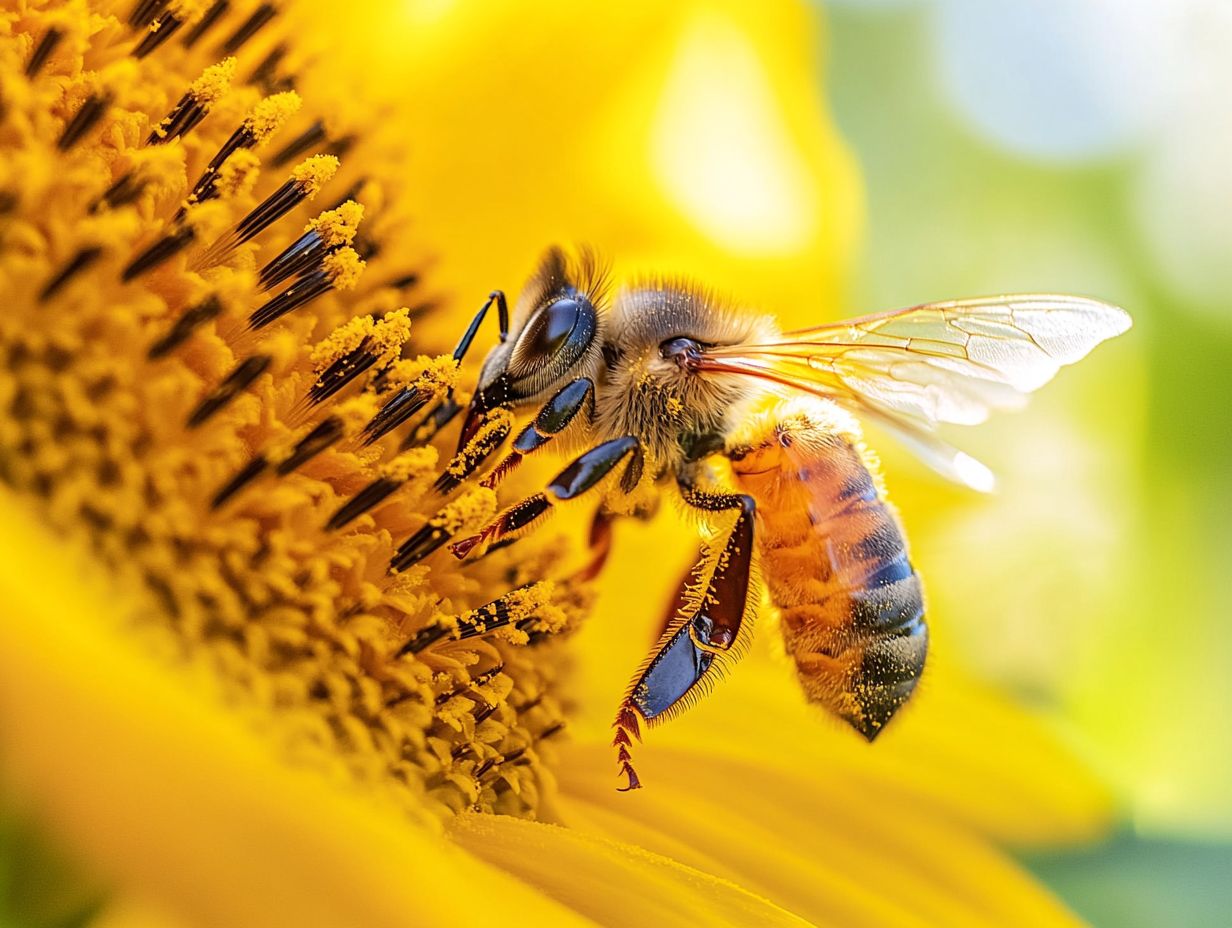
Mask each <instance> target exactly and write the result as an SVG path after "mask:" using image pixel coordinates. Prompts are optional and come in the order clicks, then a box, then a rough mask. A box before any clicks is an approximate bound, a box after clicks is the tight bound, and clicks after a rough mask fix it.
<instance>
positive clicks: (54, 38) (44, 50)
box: [26, 26, 64, 78]
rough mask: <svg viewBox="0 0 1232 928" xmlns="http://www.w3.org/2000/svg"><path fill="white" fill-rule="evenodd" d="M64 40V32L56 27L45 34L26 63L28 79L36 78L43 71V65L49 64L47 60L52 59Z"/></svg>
mask: <svg viewBox="0 0 1232 928" xmlns="http://www.w3.org/2000/svg"><path fill="white" fill-rule="evenodd" d="M62 38H64V32H63V31H62V30H60V29H57V28H56V27H55V26H52V27H51V28H50V29H48V30H47V31H46V32H44V33H43V37H42V38H41V39H39V44H38V45H36V46H35V47H34V53H33V54H32V55H31V56H30V60H29V61H28V62H27V63H26V77H31V78H32V77H35V76H36V75H37V74H38V73H39V71H41V70H43V65H45V64H46V63H47V59H48V58H50V57H51V53H52V52H53V51H55V50H56V46H57V45H59V44H60V40H61V39H62Z"/></svg>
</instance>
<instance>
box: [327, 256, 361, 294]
mask: <svg viewBox="0 0 1232 928" xmlns="http://www.w3.org/2000/svg"><path fill="white" fill-rule="evenodd" d="M321 266H322V267H323V268H324V269H325V275H326V276H327V277H328V278H329V279H330V282H331V283H333V285H334V288H335V289H337V290H351V289H353V288H354V287H355V285H356V284H358V283H359V275H360V274H362V273H363V270H364V260H363V259H362V258H361V257H360V256H359V254H358V253H357V252H356V251H355V249H354V248H341V249H339V250H338V251H336V252H334V253H333V254H331V255H326V256H325V260H324V261H322V262H321Z"/></svg>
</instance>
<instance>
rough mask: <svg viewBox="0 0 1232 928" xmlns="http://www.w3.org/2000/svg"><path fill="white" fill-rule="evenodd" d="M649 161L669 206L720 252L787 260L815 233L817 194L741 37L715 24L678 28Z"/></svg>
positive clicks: (714, 19)
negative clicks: (785, 255)
mask: <svg viewBox="0 0 1232 928" xmlns="http://www.w3.org/2000/svg"><path fill="white" fill-rule="evenodd" d="M651 160H652V169H653V171H654V174H655V177H656V179H657V181H658V183H659V184H660V185H661V187H662V189H663V191H664V193H665V194H666V196H667V197H668V198H669V200H671V201H672V202H673V203H674V204H675V205H676V206H677V208H679V209H680V210H681V211H682V212H683V213H684V214H685V215H686V216H687V217H688V218H689V219H690V221H691V222H693V223H694V224H695V225H696V226H697V227H698V228H700V229H701V230H702V231H703V232H704V233H705V234H707V235H708V236H710V237H711V238H712V239H714V240H715V241H716V242H717V243H718V244H719V245H721V246H722V247H725V248H728V249H731V250H732V251H736V252H741V253H745V254H779V253H788V252H791V251H793V250H795V249H799V248H801V247H802V246H803V245H804V244H806V243H807V242H808V240H809V239H810V238H811V236H812V235H813V234H814V231H815V223H816V221H817V220H816V216H815V213H814V211H813V209H812V207H813V206H814V205H815V204H816V203H817V202H818V194H817V191H816V187H815V184H814V183H813V178H812V176H811V174H810V172H809V170H808V168H807V166H806V165H805V164H803V163H802V160H801V158H800V156H799V154H798V152H797V147H796V145H794V144H793V141H792V139H791V138H790V136H789V133H788V130H787V127H786V125H785V124H784V120H783V119H782V117H781V104H780V102H779V100H778V95H777V94H776V93H775V91H774V88H773V87H772V86H771V83H770V80H769V77H768V76H767V74H766V71H765V69H764V67H763V65H762V63H761V62H760V61H759V60H758V57H757V53H756V51H755V50H754V48H753V47H752V46H751V45H750V43H749V40H748V38H747V37H746V36H745V35H744V34H743V33H742V32H741V31H740V30H739V29H738V28H737V27H736V26H735V25H734V24H732V23H731V22H729V21H728V20H726V19H724V18H722V17H719V16H716V15H713V14H707V15H701V16H698V17H697V18H696V19H695V20H693V22H692V23H690V24H689V25H688V26H687V27H686V30H685V34H684V36H683V38H682V40H681V43H680V48H679V51H678V52H677V56H676V60H675V62H674V63H673V66H672V70H671V73H670V74H669V76H668V79H667V84H666V86H665V87H664V90H663V97H662V102H661V103H660V105H659V108H658V112H657V114H656V117H655V122H654V127H653V130H652V134H651Z"/></svg>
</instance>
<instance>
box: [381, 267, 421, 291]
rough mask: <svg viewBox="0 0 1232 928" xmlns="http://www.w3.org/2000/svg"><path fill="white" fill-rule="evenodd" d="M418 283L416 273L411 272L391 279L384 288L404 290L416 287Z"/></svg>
mask: <svg viewBox="0 0 1232 928" xmlns="http://www.w3.org/2000/svg"><path fill="white" fill-rule="evenodd" d="M418 283H419V273H418V272H416V271H411V272H409V273H407V274H400V275H399V276H397V277H395V278H393V279H392V280H391V281H390V282H389V283H387V284H386V285H385V286H387V287H393V288H394V289H395V290H406V289H408V288H410V287H414V286H416V285H417V284H418Z"/></svg>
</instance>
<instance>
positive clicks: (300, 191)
mask: <svg viewBox="0 0 1232 928" xmlns="http://www.w3.org/2000/svg"><path fill="white" fill-rule="evenodd" d="M337 166H338V161H337V159H336V158H333V156H332V155H321V156H317V157H316V158H309V159H308V160H307V161H305V162H304V163H303V164H302V165H300V166H299V167H297V168H296V169H295V170H294V171H293V172H292V173H291V179H290V180H288V181H286V182H285V183H284V184H283V185H282V186H281V187H279V188H278V189H277V190H275V191H274V192H273V193H271V194H270V195H269V196H268V197H266V198H265V200H264V201H263V202H262V203H261V204H260V205H258V206H257V207H256V208H255V209H253V210H252V212H250V213H249V214H248V215H247V216H245V217H244V218H243V219H241V220H240V221H239V222H238V223H236V225H235V228H234V229H232V230H231V231H230V232H228V233H227V234H226V235H224V236H223V237H222V238H220V239H219V240H218V241H216V242H215V243H214V244H213V245H211V246H210V247H209V249H208V250H207V251H206V253H205V254H203V255H202V256H201V257H200V258H199V259H198V261H197V264H198V266H200V267H208V266H210V265H214V264H217V263H218V262H220V261H222V260H224V259H225V258H226V257H227V255H229V254H230V253H231V252H232V251H234V250H235V249H236V248H238V247H239V246H240V245H243V244H244V243H245V242H247V241H249V240H250V239H252V238H254V237H255V236H257V235H260V234H261V233H262V232H264V231H265V230H266V229H268V228H269V227H270V226H272V225H273V224H274V223H275V222H277V221H278V220H279V219H281V218H282V217H283V216H285V215H286V214H287V213H289V212H290V211H291V210H293V209H294V208H295V207H297V206H299V205H300V204H301V203H303V202H304V201H305V200H308V199H310V198H312V197H313V196H315V195H316V193H317V191H318V190H320V189H321V185H322V184H324V183H326V182H328V180H329V179H330V178H331V177H332V176H333V174H334V171H335V170H337Z"/></svg>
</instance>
